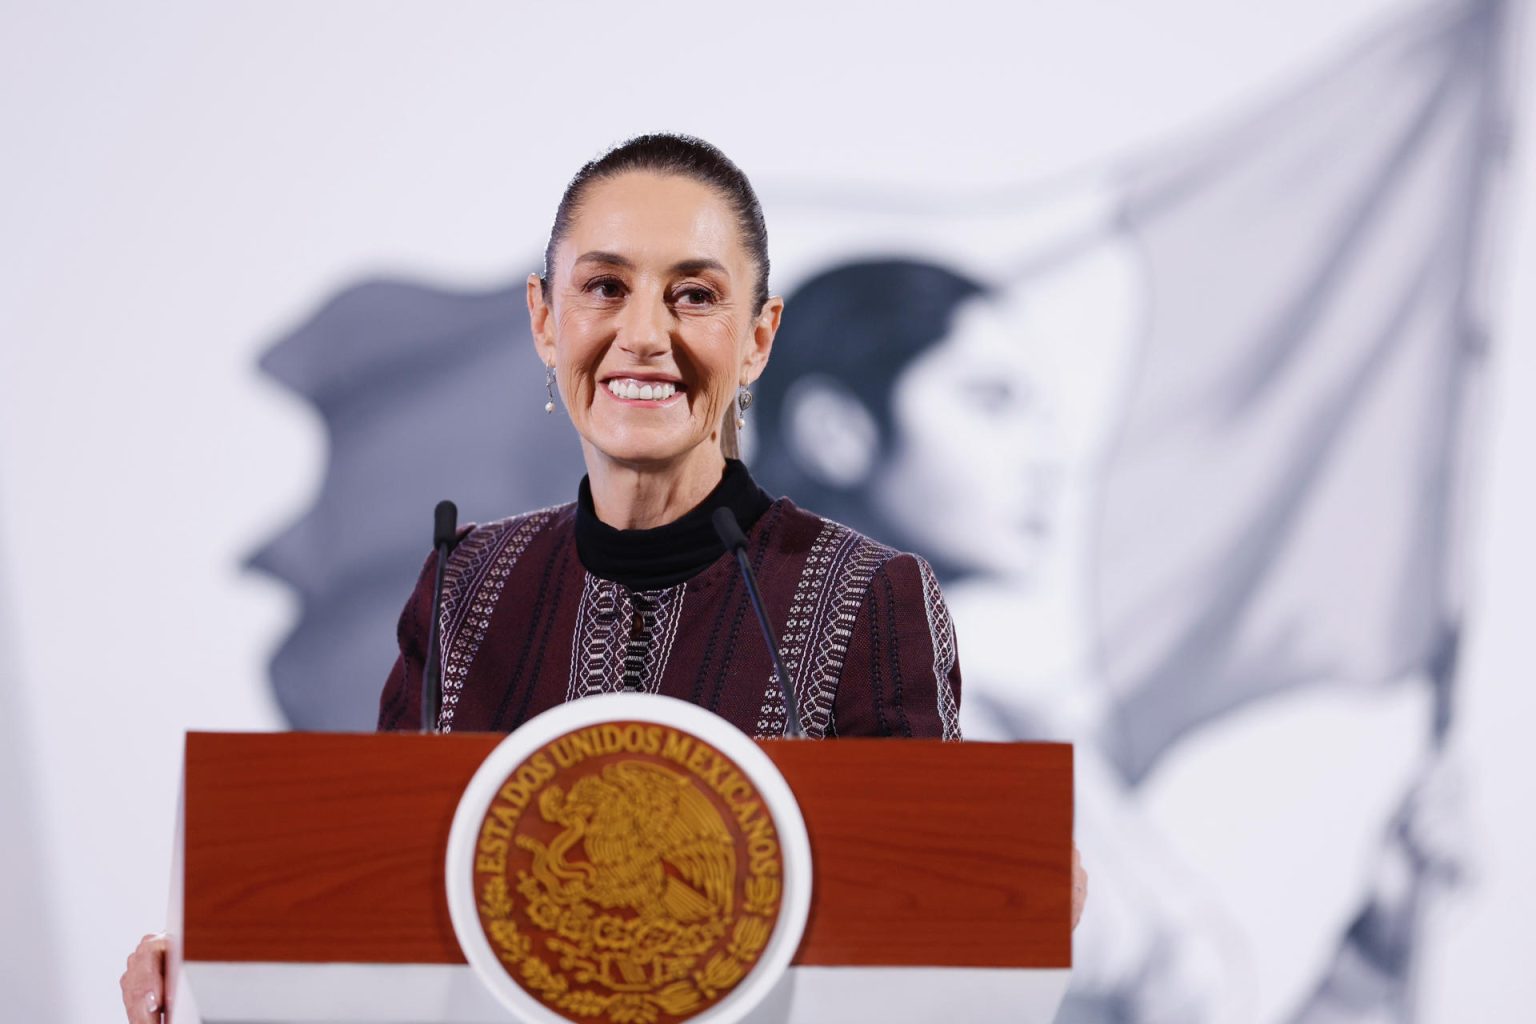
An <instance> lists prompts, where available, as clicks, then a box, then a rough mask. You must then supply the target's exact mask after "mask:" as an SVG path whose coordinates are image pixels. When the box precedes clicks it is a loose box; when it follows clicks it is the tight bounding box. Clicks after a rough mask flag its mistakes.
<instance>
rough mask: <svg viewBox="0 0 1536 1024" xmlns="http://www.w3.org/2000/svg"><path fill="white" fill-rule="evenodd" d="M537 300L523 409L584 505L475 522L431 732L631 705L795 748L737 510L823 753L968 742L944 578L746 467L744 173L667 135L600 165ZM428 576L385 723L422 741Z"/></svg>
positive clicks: (748, 222) (747, 241)
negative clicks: (876, 742)
mask: <svg viewBox="0 0 1536 1024" xmlns="http://www.w3.org/2000/svg"><path fill="white" fill-rule="evenodd" d="M527 301H528V314H529V319H530V323H531V326H532V331H533V337H534V342H535V345H536V347H537V349H538V353H539V356H540V358H541V359H542V360H543V362H544V365H545V367H546V378H545V381H544V382H542V383H543V385H544V386H543V387H542V388H541V387H538V386H537V385H535V384H533V382H530V386H529V388H528V393H527V394H526V395H525V396H523V397H521V398H520V399H518V400H524V401H530V402H531V401H538V402H540V403H544V404H545V408H546V409H547V410H549V411H550V412H551V413H554V412H555V411H556V410H557V409H559V408H563V409H564V411H565V413H566V414H567V415H568V416H569V418H570V421H571V424H572V425H573V426H574V427H575V429H576V432H577V434H578V436H579V437H580V441H581V449H582V454H583V457H584V460H585V464H586V470H587V475H586V478H585V479H584V480H583V481H582V484H581V487H580V493H579V495H578V496H577V500H576V501H575V502H573V503H571V504H568V505H565V506H561V507H557V508H553V509H544V510H539V511H535V512H528V513H524V514H521V515H516V516H512V517H511V518H508V519H503V520H500V521H498V522H493V523H487V524H483V525H480V526H477V527H474V528H473V529H471V530H469V531H468V532H467V533H465V534H463V535H462V536H461V538H460V539H459V541H458V543H457V545H456V547H455V548H454V549H453V551H452V554H451V555H450V557H449V559H448V561H447V563H446V566H445V568H444V592H443V614H442V616H441V618H440V620H439V621H440V623H441V624H442V629H443V633H442V636H441V650H442V652H443V657H442V665H443V686H442V703H441V711H440V713H439V715H438V720H437V722H436V725H437V727H438V728H439V729H442V730H474V731H500V732H506V731H510V730H512V729H515V728H517V727H518V726H519V725H520V724H522V723H523V722H524V721H526V720H527V719H529V718H531V717H533V716H534V715H537V714H538V713H539V712H541V711H545V710H548V709H549V708H551V707H553V706H555V705H557V704H560V703H563V702H565V701H569V700H576V699H579V698H581V697H585V696H588V695H590V694H595V693H605V692H621V691H625V690H629V691H635V692H646V693H661V694H666V695H668V696H672V697H677V698H679V699H682V700H687V701H690V702H692V703H695V704H699V705H701V706H703V707H706V708H708V709H709V710H711V711H713V712H715V713H717V714H719V715H720V716H721V717H723V718H725V719H727V720H728V721H730V722H731V723H732V724H734V725H735V726H737V727H738V728H739V729H741V730H743V731H744V732H746V733H748V734H749V735H757V736H777V735H780V734H782V733H783V732H784V726H785V720H786V708H785V699H786V698H785V694H784V690H783V689H782V688H781V686H780V681H779V679H778V677H777V675H776V673H775V672H774V667H773V662H772V658H771V655H770V652H769V650H768V648H767V645H766V644H765V643H764V641H763V637H762V634H761V631H760V629H759V626H758V623H757V620H756V618H755V617H754V614H753V611H752V608H751V606H750V604H749V602H748V598H747V594H746V590H745V587H744V585H743V581H742V579H741V577H740V574H739V570H738V568H737V565H736V563H735V561H734V559H733V558H731V557H730V556H729V555H727V553H726V551H725V548H724V546H723V544H722V542H721V541H720V539H719V537H718V536H717V535H716V532H715V527H714V525H713V524H712V522H711V517H712V516H713V515H714V514H715V513H716V511H717V510H718V509H721V508H726V509H729V510H730V512H731V514H732V515H733V516H734V518H735V519H736V521H737V522H738V523H739V524H740V526H741V528H742V530H743V531H744V532H745V534H746V538H747V544H748V548H747V550H748V555H749V558H750V560H751V562H752V564H753V566H754V568H755V571H756V574H757V577H758V580H759V581H760V585H761V588H762V596H763V604H764V607H765V609H766V611H767V614H768V618H769V619H770V621H771V622H772V623H773V625H774V629H775V631H776V632H777V633H778V634H779V636H780V638H781V647H782V653H783V657H784V661H785V667H786V668H787V670H788V672H789V673H790V675H791V676H792V677H793V679H794V682H795V684H796V690H797V693H798V707H799V713H800V718H801V720H802V721H803V723H804V726H805V730H806V733H807V734H808V735H811V736H924V737H935V738H940V737H942V738H946V739H949V738H958V736H959V728H958V723H957V703H958V699H959V690H960V669H959V663H958V660H957V658H956V653H955V640H954V629H953V627H952V625H951V623H950V618H949V613H948V611H947V610H946V609H945V606H944V601H943V598H942V596H941V595H940V592H939V587H938V584H937V582H936V581H935V579H934V575H933V572H932V570H931V569H930V568H929V567H928V564H927V563H926V562H924V561H923V560H922V559H921V558H920V557H917V556H915V555H911V554H904V553H901V552H898V551H896V550H893V549H892V548H889V547H886V546H884V545H882V544H880V543H878V542H877V541H875V540H872V539H870V538H868V537H865V536H862V535H861V534H859V533H857V532H855V531H854V530H852V529H850V528H848V527H846V526H843V525H841V524H839V523H836V522H833V521H831V520H828V519H824V518H822V517H821V516H818V515H816V514H815V513H813V512H810V511H807V510H805V509H802V508H799V507H798V506H797V505H795V503H794V502H793V501H792V500H790V499H788V498H778V499H775V498H772V497H770V496H769V495H768V494H767V493H765V492H764V491H763V490H762V488H761V487H759V486H758V485H757V484H756V482H754V481H753V479H752V477H751V475H750V474H749V473H748V471H747V469H746V467H745V466H744V465H743V464H742V463H741V462H740V461H738V460H737V459H735V458H734V456H735V455H736V453H737V431H738V430H740V429H743V428H745V429H747V430H750V429H751V425H750V424H751V417H752V413H751V399H752V391H751V389H752V385H753V384H754V382H755V381H756V380H757V379H758V377H759V375H760V374H762V373H763V372H764V369H765V367H766V366H767V364H768V360H769V354H770V352H771V350H772V348H773V340H774V335H775V333H776V332H777V331H778V328H779V322H780V316H781V314H782V313H783V310H784V303H783V300H782V299H780V298H778V297H777V296H770V295H769V292H768V251H767V231H766V228H765V226H764V223H763V215H762V210H761V208H760V207H759V205H758V200H757V196H756V195H755V193H754V192H753V190H752V186H751V185H750V184H749V183H748V181H747V179H746V176H745V175H744V174H742V172H741V171H740V170H739V169H738V168H737V167H736V165H735V164H733V163H732V162H731V161H730V160H728V159H727V158H726V157H725V156H724V155H723V154H722V153H720V152H719V151H718V150H717V149H715V148H714V147H713V146H711V145H709V144H708V143H705V142H702V141H699V140H697V139H692V138H688V137H684V136H675V135H647V136H641V137H639V138H636V139H633V140H630V141H629V142H626V143H624V144H623V145H620V146H618V147H617V148H615V149H613V150H611V151H610V152H608V153H607V154H605V155H604V156H602V157H600V158H598V159H597V160H594V161H592V162H590V163H588V164H587V165H586V166H584V167H583V168H582V169H581V170H580V171H579V172H577V174H576V176H575V177H574V178H573V179H572V181H571V183H570V185H569V186H568V187H567V189H566V191H565V194H564V196H563V197H562V198H561V200H560V205H559V207H558V209H557V211H556V214H555V221H554V227H553V230H552V231H551V233H550V238H549V243H548V246H547V248H546V250H545V270H544V274H543V275H542V276H541V275H538V274H530V275H529V277H528V281H527ZM435 575H436V556H434V557H433V558H431V559H429V560H428V562H427V565H426V566H425V567H424V569H423V571H422V573H421V577H420V582H419V583H418V585H417V587H416V589H415V591H414V593H412V595H411V597H410V599H409V601H408V602H407V604H406V607H405V611H404V614H403V615H402V617H401V619H400V628H399V640H400V657H399V659H398V660H397V662H396V664H395V667H394V670H393V671H392V672H391V674H390V677H389V681H388V684H387V685H386V687H385V689H384V693H383V696H382V698H381V701H380V709H379V727H380V728H381V729H415V728H419V727H420V724H421V721H420V719H421V707H420V704H421V697H420V694H421V675H422V672H423V665H424V661H425V658H426V648H427V643H428V639H427V636H428V624H429V621H430V618H431V609H432V598H433V587H434V578H435Z"/></svg>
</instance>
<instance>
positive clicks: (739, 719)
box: [379, 498, 960, 739]
mask: <svg viewBox="0 0 1536 1024" xmlns="http://www.w3.org/2000/svg"><path fill="white" fill-rule="evenodd" d="M765 500H766V499H765ZM576 520H577V505H576V504H575V503H572V504H569V505H562V506H559V507H557V508H551V509H544V510H541V511H538V512H530V513H527V514H525V515H520V516H514V517H512V518H510V519H504V520H501V521H500V522H495V523H489V524H486V525H483V526H478V527H475V528H474V529H472V530H470V531H469V532H468V533H467V534H465V535H464V537H463V539H462V540H461V541H460V543H459V544H458V546H457V547H456V548H455V549H454V550H453V553H452V554H451V555H450V556H449V559H448V566H447V568H446V570H445V572H444V596H443V607H442V616H441V630H442V649H443V703H442V712H441V715H440V718H439V724H440V726H441V728H442V729H444V730H445V731H446V730H457V731H468V730H474V731H495V732H507V731H510V730H512V729H515V728H517V727H518V726H519V725H520V724H521V723H523V722H524V721H527V720H528V719H529V718H531V717H533V716H534V715H537V714H538V713H540V712H541V711H545V710H547V709H548V708H551V707H554V706H555V705H557V704H560V703H563V702H565V701H570V700H577V699H579V698H581V697H585V696H588V695H589V694H594V693H612V692H619V691H622V690H624V689H626V688H628V689H633V690H639V691H643V692H649V693H662V694H666V695H668V696H672V697H678V698H680V699H682V700H686V701H690V702H691V703H694V704H697V705H699V706H701V707H705V708H708V709H710V710H711V711H714V712H715V713H717V714H719V715H720V716H721V717H723V718H725V719H727V720H728V721H730V722H731V723H732V724H734V725H735V726H736V727H738V728H739V729H741V730H743V731H744V732H746V733H748V734H749V735H756V736H777V735H780V734H781V733H782V732H783V729H784V696H783V692H782V690H781V689H780V688H779V685H778V679H777V677H776V675H775V674H774V672H773V668H772V663H771V660H770V658H769V656H768V652H767V650H766V648H765V646H764V644H763V639H762V633H761V630H760V629H759V627H758V624H757V621H756V619H755V618H754V617H753V614H752V608H751V605H750V604H749V602H748V598H747V595H746V589H745V586H744V584H743V583H742V582H741V580H740V578H739V574H738V571H737V568H736V565H735V562H734V560H733V559H732V558H731V557H730V556H729V555H725V554H722V555H720V556H719V557H718V558H716V559H715V560H714V561H712V562H710V563H709V564H708V565H707V566H706V567H705V568H703V569H702V570H701V571H699V572H698V573H697V574H696V575H693V576H691V577H690V578H688V579H686V580H684V581H682V582H680V583H676V584H674V585H672V586H665V587H658V588H654V589H645V590H641V589H631V588H629V587H626V586H624V585H622V584H620V583H617V582H614V581H613V580H610V579H605V578H603V577H601V576H597V575H594V574H593V573H591V572H589V571H587V569H586V568H584V566H583V564H582V561H581V559H580V558H579V557H578V554H577V542H576ZM747 539H748V554H749V557H750V558H751V561H752V566H753V569H754V571H755V572H756V573H757V578H758V582H759V586H760V587H761V590H762V595H763V603H764V605H765V606H766V608H767V611H768V615H769V618H770V620H771V621H772V623H773V625H774V628H775V630H776V631H777V632H778V634H779V636H780V643H781V645H782V648H783V653H784V661H785V665H786V668H787V669H788V670H789V672H790V673H791V674H792V675H793V677H794V679H795V684H796V690H797V691H798V693H799V701H800V716H801V720H802V721H803V723H804V724H805V728H806V732H807V733H808V734H809V735H811V736H919V737H935V738H937V737H942V738H945V739H957V738H959V734H960V731H959V725H958V720H957V718H958V714H957V713H958V703H959V698H960V667H959V663H958V660H957V657H956V650H955V634H954V627H953V625H952V624H951V622H950V617H949V612H948V610H947V609H946V608H945V606H944V601H943V598H942V596H941V595H940V593H939V587H938V583H937V582H936V581H935V579H934V576H933V571H932V570H931V569H930V568H929V566H928V564H927V563H926V562H925V561H923V560H922V559H921V558H919V557H917V556H915V555H910V554H903V553H900V552H897V551H895V550H893V549H892V548H889V547H885V546H884V545H881V544H878V543H876V542H875V541H872V540H870V539H869V538H867V537H864V536H863V535H861V534H859V533H857V532H855V531H853V530H851V529H849V528H848V527H846V526H843V525H841V524H839V523H834V522H832V521H830V520H827V519H823V518H821V517H820V516H817V515H814V514H812V513H809V512H807V511H805V510H803V509H800V508H797V507H796V506H795V505H794V503H792V502H791V501H789V500H788V499H784V498H781V499H778V500H776V501H774V502H772V504H771V505H769V506H768V507H767V510H766V511H765V512H763V513H762V515H761V516H760V517H759V518H758V519H757V521H756V522H755V523H754V524H753V525H752V528H751V529H750V530H749V531H748V534H747ZM584 550H585V549H584ZM435 569H436V562H435V556H434V557H433V558H429V559H428V560H427V564H426V566H425V567H424V568H423V570H422V573H421V578H420V580H419V581H418V583H417V585H416V589H415V590H414V591H413V592H412V594H411V597H410V600H409V601H408V602H407V604H406V607H405V611H404V613H403V614H402V615H401V618H400V629H399V639H400V657H399V659H398V660H397V661H396V663H395V667H394V669H393V671H392V672H391V673H390V676H389V681H388V683H387V684H386V685H385V688H384V692H383V694H382V696H381V698H380V708H379V728H380V729H415V728H417V727H418V725H419V720H420V715H421V673H422V663H423V657H424V653H425V650H426V645H427V621H428V618H429V616H430V615H431V607H432V582H433V576H434V573H435Z"/></svg>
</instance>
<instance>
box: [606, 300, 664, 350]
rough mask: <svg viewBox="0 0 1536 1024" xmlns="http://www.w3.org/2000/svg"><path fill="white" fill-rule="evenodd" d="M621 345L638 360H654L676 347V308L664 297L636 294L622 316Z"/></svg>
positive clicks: (619, 339)
mask: <svg viewBox="0 0 1536 1024" xmlns="http://www.w3.org/2000/svg"><path fill="white" fill-rule="evenodd" d="M617 340H618V345H619V347H620V348H622V349H623V350H624V351H626V352H628V353H630V354H631V355H632V356H634V357H635V358H636V359H639V360H646V359H653V358H655V357H656V356H659V355H662V354H663V353H665V352H666V351H667V350H669V349H670V348H671V347H672V311H671V310H670V309H669V308H667V304H666V302H665V300H663V299H662V298H661V297H660V296H646V295H642V294H640V293H636V294H634V295H633V296H631V298H630V301H629V302H626V303H625V304H624V313H623V315H622V316H621V317H620V318H619V330H618V339H617Z"/></svg>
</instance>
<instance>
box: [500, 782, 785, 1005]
mask: <svg viewBox="0 0 1536 1024" xmlns="http://www.w3.org/2000/svg"><path fill="white" fill-rule="evenodd" d="M538 806H539V814H540V816H541V817H542V818H543V819H544V820H545V821H547V822H550V823H552V824H556V825H560V826H562V828H563V831H561V832H560V833H559V834H558V835H557V836H556V837H555V838H554V839H553V840H551V841H550V842H549V843H548V844H547V845H546V844H544V843H541V842H539V841H538V840H536V839H533V838H532V837H529V836H526V835H519V836H518V837H517V838H516V842H517V845H518V846H519V847H521V848H522V849H524V850H526V851H528V852H529V853H531V854H532V864H531V866H530V870H520V871H518V875H517V895H518V896H520V897H522V899H523V913H524V914H525V915H526V916H527V919H528V920H529V921H531V922H532V923H533V924H534V925H535V926H537V927H538V928H540V929H543V930H544V931H545V932H547V933H551V934H549V936H548V938H547V939H546V940H545V941H544V942H543V943H542V945H543V947H544V948H543V950H542V951H536V950H535V949H534V944H535V939H534V937H533V936H530V935H526V934H524V933H523V932H522V931H521V930H520V929H519V928H518V925H517V921H516V920H515V919H514V917H513V911H514V908H515V902H514V895H513V893H512V892H511V891H510V887H509V885H508V882H507V879H506V877H505V876H501V875H497V876H494V877H492V878H490V879H489V880H487V882H486V883H485V884H484V885H483V886H482V887H481V891H480V894H479V896H480V898H479V906H480V913H481V917H482V920H483V922H484V924H485V928H486V934H487V935H488V937H489V938H490V940H491V942H492V943H493V944H494V945H495V947H496V949H497V950H498V955H499V956H500V958H501V959H502V961H503V962H505V963H506V964H507V965H508V966H509V967H512V968H515V970H516V972H517V974H518V975H519V976H520V977H521V980H522V983H523V984H524V986H525V987H526V988H528V989H529V990H530V991H531V992H533V993H535V994H536V995H537V996H538V997H539V998H541V999H542V1000H543V1001H544V1002H545V1003H547V1004H549V1005H550V1006H552V1007H554V1008H555V1009H557V1010H560V1011H563V1012H564V1013H566V1014H567V1015H570V1016H573V1017H577V1018H583V1019H592V1020H597V1019H606V1020H607V1021H608V1022H610V1024H651V1022H653V1021H656V1020H657V1019H659V1016H660V1015H661V1014H663V1013H665V1014H671V1015H674V1016H682V1015H687V1014H691V1013H693V1012H695V1011H696V1010H699V1009H702V1008H703V1007H704V1006H706V1005H708V1003H710V1002H712V1001H713V1000H715V999H716V998H718V997H719V996H720V995H721V994H723V993H724V992H726V991H728V990H729V989H730V988H732V987H733V986H734V985H735V984H736V983H737V982H739V981H740V980H741V979H742V978H743V977H744V976H745V975H746V973H747V971H748V970H750V969H751V966H752V964H753V963H754V962H755V961H756V960H757V957H758V955H759V954H760V953H761V952H762V950H763V947H764V946H765V945H766V944H767V942H768V938H769V936H770V934H772V931H773V918H774V915H775V914H776V912H777V909H778V905H779V896H780V884H779V879H778V877H776V875H774V874H770V873H768V868H767V866H766V865H765V866H761V867H760V868H759V869H758V871H756V872H754V873H749V875H748V878H747V880H746V882H745V883H744V888H743V892H742V900H741V904H740V907H739V913H735V914H733V909H735V908H733V906H732V904H733V903H734V902H735V894H734V892H733V888H734V883H735V878H736V848H735V844H734V841H733V839H732V837H731V834H730V832H729V831H728V830H727V829H726V827H725V823H724V821H723V820H722V819H721V817H720V813H719V811H717V810H716V808H715V807H714V805H713V804H711V803H710V802H709V801H708V800H707V799H706V798H705V797H704V796H703V795H702V794H701V793H700V792H699V791H698V790H697V789H695V788H694V787H693V785H692V784H691V783H690V782H689V780H688V779H687V778H686V777H685V776H683V775H682V774H680V773H677V772H673V771H670V770H668V769H666V768H663V767H660V766H658V765H655V764H651V763H648V762H643V761H619V762H615V763H613V764H609V765H607V766H605V767H604V768H603V769H602V770H601V772H599V773H597V774H594V775H589V776H586V777H585V778H582V779H580V780H578V781H577V782H576V783H575V784H574V785H572V786H571V787H570V790H569V791H565V790H563V789H561V787H559V786H557V785H551V786H549V787H548V788H547V789H546V790H545V791H544V792H543V793H542V794H540V797H539V804H538ZM578 848H579V849H580V850H581V852H583V853H585V855H586V859H585V860H579V859H577V860H571V859H567V854H568V853H571V852H572V851H573V850H575V849H578ZM666 865H671V866H672V868H673V869H674V870H675V872H676V874H673V873H669V872H668V871H667V869H666ZM615 911H620V912H623V913H616V912H615ZM727 932H729V933H730V939H729V941H728V942H727V943H726V944H725V946H724V947H723V948H719V949H717V950H716V952H715V953H714V954H713V955H711V956H710V957H709V958H708V960H706V961H705V962H704V963H703V964H702V966H701V965H700V964H699V960H700V959H701V958H702V957H703V956H704V954H705V953H706V952H708V951H709V950H710V949H712V948H715V947H716V946H718V944H719V942H720V940H721V939H723V938H724V937H725V936H726V933H727ZM540 952H544V953H546V954H552V955H553V956H554V957H555V958H556V959H555V962H556V964H557V965H558V967H559V968H560V970H559V971H557V970H556V969H555V968H554V967H552V966H551V965H550V963H549V962H547V961H546V960H545V959H544V957H543V956H541V955H540Z"/></svg>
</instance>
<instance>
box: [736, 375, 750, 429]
mask: <svg viewBox="0 0 1536 1024" xmlns="http://www.w3.org/2000/svg"><path fill="white" fill-rule="evenodd" d="M736 408H737V409H738V410H740V411H739V412H737V413H736V429H737V430H741V429H742V428H743V427H745V426H746V425H747V416H746V413H747V410H748V409H750V408H752V392H751V390H750V389H749V388H748V387H747V386H746V385H745V384H743V385H741V387H740V388H739V389H738V390H737V392H736Z"/></svg>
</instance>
